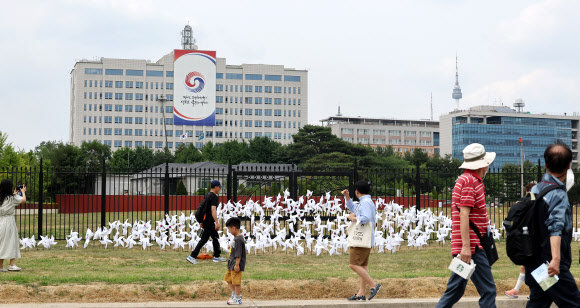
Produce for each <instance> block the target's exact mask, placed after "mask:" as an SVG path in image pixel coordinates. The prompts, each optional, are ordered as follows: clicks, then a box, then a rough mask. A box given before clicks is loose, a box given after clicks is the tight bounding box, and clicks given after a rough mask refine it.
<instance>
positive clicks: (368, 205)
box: [346, 195, 377, 247]
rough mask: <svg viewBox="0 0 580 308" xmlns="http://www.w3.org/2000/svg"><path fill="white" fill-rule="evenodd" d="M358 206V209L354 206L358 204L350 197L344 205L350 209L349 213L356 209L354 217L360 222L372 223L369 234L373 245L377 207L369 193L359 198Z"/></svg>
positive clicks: (373, 245)
mask: <svg viewBox="0 0 580 308" xmlns="http://www.w3.org/2000/svg"><path fill="white" fill-rule="evenodd" d="M358 203H360V207H359V208H358V211H357V210H356V208H357V207H358V204H355V203H354V202H353V201H352V199H350V200H348V201H347V202H346V206H347V207H348V209H349V210H350V212H351V213H354V211H356V214H355V215H356V219H357V220H358V221H360V223H361V224H366V223H369V222H370V223H372V226H373V233H372V236H371V247H375V223H376V220H377V207H376V206H375V203H374V202H373V200H372V199H371V195H364V196H362V197H361V198H360V201H359V202H358Z"/></svg>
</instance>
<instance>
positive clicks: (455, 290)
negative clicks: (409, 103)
mask: <svg viewBox="0 0 580 308" xmlns="http://www.w3.org/2000/svg"><path fill="white" fill-rule="evenodd" d="M494 159H495V153H493V152H486V151H485V148H484V147H483V145H481V144H479V143H472V144H470V145H468V146H467V147H465V149H463V164H462V165H461V166H459V168H461V169H465V171H464V173H463V174H462V175H461V176H460V177H459V178H458V179H457V181H456V182H455V187H454V188H453V196H452V199H451V219H452V221H453V225H452V229H451V255H453V256H454V257H456V256H458V257H459V258H460V259H461V260H462V261H463V262H465V263H468V264H469V263H470V262H471V260H473V262H474V263H475V265H476V266H475V272H474V273H473V275H472V276H471V281H472V282H473V284H474V285H475V287H476V288H477V292H479V295H480V296H481V297H480V299H479V306H480V307H486V308H493V307H496V305H495V297H496V287H495V282H494V281H493V275H492V274H491V266H490V265H489V261H488V260H487V256H486V254H485V251H484V250H483V247H482V246H481V244H480V241H479V238H478V237H477V235H476V234H475V232H474V231H473V230H472V229H471V228H470V226H469V221H470V220H471V221H472V222H473V223H474V224H475V226H476V227H477V229H478V231H479V233H480V234H481V235H484V234H487V227H488V225H489V219H488V217H487V209H486V204H485V186H484V185H483V178H484V177H485V175H486V174H487V171H488V170H489V166H490V165H491V163H492V162H493V160H494ZM466 286H467V279H464V278H463V277H461V276H459V275H457V274H455V273H452V274H451V278H449V281H448V282H447V290H445V293H444V294H443V297H441V299H440V300H439V303H438V304H437V307H438V308H439V307H452V306H453V305H454V304H455V303H457V302H458V301H459V299H461V297H462V296H463V293H464V292H465V287H466Z"/></svg>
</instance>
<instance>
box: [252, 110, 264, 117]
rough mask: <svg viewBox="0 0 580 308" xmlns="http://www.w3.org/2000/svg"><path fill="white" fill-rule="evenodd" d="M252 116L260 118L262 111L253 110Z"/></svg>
mask: <svg viewBox="0 0 580 308" xmlns="http://www.w3.org/2000/svg"><path fill="white" fill-rule="evenodd" d="M254 114H255V115H257V116H261V115H262V109H254Z"/></svg>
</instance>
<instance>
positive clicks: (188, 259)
mask: <svg viewBox="0 0 580 308" xmlns="http://www.w3.org/2000/svg"><path fill="white" fill-rule="evenodd" d="M185 260H187V261H189V262H191V264H199V262H197V260H196V259H194V258H192V257H191V256H187V258H185Z"/></svg>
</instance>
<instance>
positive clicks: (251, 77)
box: [216, 73, 300, 82]
mask: <svg viewBox="0 0 580 308" xmlns="http://www.w3.org/2000/svg"><path fill="white" fill-rule="evenodd" d="M243 77H244V75H243V74H236V73H226V79H233V80H242V79H244V78H243ZM216 78H217V79H224V74H223V73H217V74H216ZM262 78H263V80H266V81H282V75H262V74H245V79H246V80H262ZM284 81H292V82H300V76H290V75H284Z"/></svg>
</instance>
